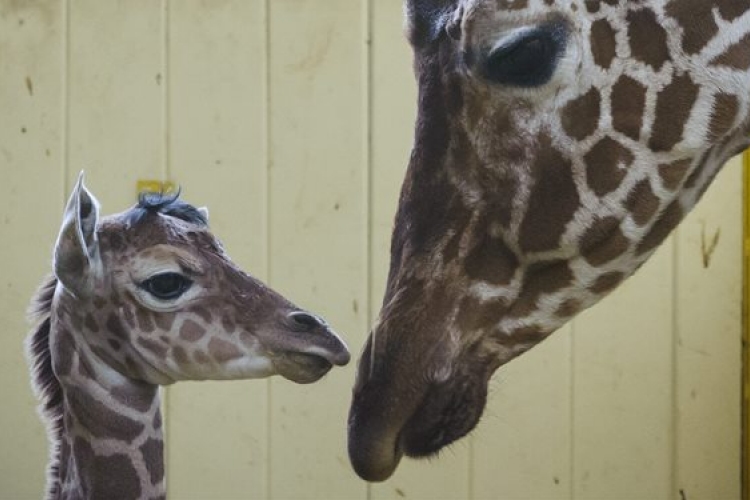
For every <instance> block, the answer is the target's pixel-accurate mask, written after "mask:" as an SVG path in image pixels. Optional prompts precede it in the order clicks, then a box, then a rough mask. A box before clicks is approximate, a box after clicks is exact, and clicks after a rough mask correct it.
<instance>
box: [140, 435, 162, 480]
mask: <svg viewBox="0 0 750 500" xmlns="http://www.w3.org/2000/svg"><path fill="white" fill-rule="evenodd" d="M140 452H141V456H142V457H143V461H144V463H145V464H146V469H147V470H148V473H149V476H150V477H151V484H152V485H156V484H159V482H161V480H162V479H164V443H163V442H162V440H161V439H153V438H149V439H147V440H146V442H144V443H143V444H142V445H141V447H140Z"/></svg>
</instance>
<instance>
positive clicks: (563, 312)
mask: <svg viewBox="0 0 750 500" xmlns="http://www.w3.org/2000/svg"><path fill="white" fill-rule="evenodd" d="M580 310H581V302H580V301H578V300H577V299H565V300H564V301H563V302H562V303H561V304H560V305H559V306H558V307H557V310H556V311H555V316H557V317H559V318H570V317H571V316H575V315H576V314H577V313H578V311H580Z"/></svg>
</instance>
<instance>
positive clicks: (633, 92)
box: [612, 76, 646, 141]
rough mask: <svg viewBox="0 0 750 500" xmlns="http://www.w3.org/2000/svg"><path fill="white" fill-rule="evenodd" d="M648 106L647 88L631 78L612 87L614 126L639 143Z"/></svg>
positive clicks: (626, 77) (626, 78)
mask: <svg viewBox="0 0 750 500" xmlns="http://www.w3.org/2000/svg"><path fill="white" fill-rule="evenodd" d="M645 106H646V87H644V86H643V85H641V84H640V83H639V82H637V81H636V80H634V79H632V78H630V77H629V76H622V77H620V79H619V80H617V82H616V83H615V84H614V85H613V86H612V126H613V127H614V129H615V130H617V131H618V132H621V133H623V134H625V135H626V136H628V137H630V138H631V139H633V140H635V141H637V140H638V139H639V138H640V136H641V127H642V125H643V113H644V109H645Z"/></svg>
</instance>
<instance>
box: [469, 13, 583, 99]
mask: <svg viewBox="0 0 750 500" xmlns="http://www.w3.org/2000/svg"><path fill="white" fill-rule="evenodd" d="M567 34H568V30H567V27H566V25H565V24H564V23H562V22H553V23H548V24H543V25H541V26H538V27H535V28H529V29H523V30H521V31H518V32H515V33H513V34H511V35H509V36H508V37H507V38H506V39H504V40H501V41H500V43H498V45H496V46H495V47H494V48H493V49H492V50H491V51H490V52H489V54H487V56H486V57H485V58H484V61H482V67H481V71H482V73H483V75H484V77H485V78H487V79H488V80H491V81H492V82H494V83H500V84H503V85H512V86H516V87H525V88H532V87H539V86H541V85H544V84H545V83H547V82H548V81H549V80H550V78H552V75H553V74H554V72H555V68H556V67H557V62H558V60H559V59H560V55H561V54H562V53H563V52H564V50H565V44H566V40H567Z"/></svg>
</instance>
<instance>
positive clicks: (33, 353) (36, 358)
mask: <svg viewBox="0 0 750 500" xmlns="http://www.w3.org/2000/svg"><path fill="white" fill-rule="evenodd" d="M207 214H208V212H207V210H205V209H202V208H195V207H193V206H192V205H189V204H188V203H185V202H183V201H181V200H179V199H178V197H177V195H161V194H143V195H141V196H140V198H139V202H138V204H137V205H135V206H134V207H132V208H130V209H129V210H127V211H125V212H122V213H119V214H116V215H111V216H107V217H100V215H99V203H98V202H97V200H96V198H95V197H94V196H93V195H92V194H91V193H90V192H89V191H88V190H87V189H86V188H85V186H84V185H83V175H82V174H81V176H80V177H79V179H78V182H77V183H76V186H75V188H74V190H73V193H72V195H71V196H70V200H69V201H68V204H67V207H66V209H65V213H64V217H63V222H62V227H61V229H60V233H59V236H58V239H57V243H56V245H55V250H54V263H53V267H54V275H53V276H51V277H50V278H48V279H47V280H46V281H45V283H44V284H43V285H42V287H41V288H40V290H39V292H38V294H37V296H36V297H35V299H34V301H33V303H32V314H33V316H34V318H35V319H36V320H37V325H36V327H35V329H34V330H33V331H32V333H31V334H30V335H29V338H28V339H27V350H28V354H29V357H30V362H31V364H32V379H33V385H34V388H35V390H36V392H37V395H38V396H39V398H40V400H41V406H40V411H41V414H42V417H43V419H44V420H45V421H46V424H47V428H48V434H49V438H50V462H49V465H48V471H47V475H48V483H47V492H46V497H47V498H50V499H68V498H118V499H147V498H150V499H154V498H165V495H166V492H165V477H164V463H163V429H162V420H161V413H160V398H159V391H158V386H160V385H167V384H171V383H174V382H177V381H180V380H209V379H214V380H229V379H246V378H259V377H268V376H271V375H275V374H280V375H282V376H284V377H286V378H288V379H289V380H292V381H294V382H298V383H311V382H315V381H316V380H318V379H320V378H321V377H322V376H323V375H325V374H326V373H327V372H328V371H329V370H330V369H331V368H332V366H333V365H345V364H347V363H348V361H349V352H348V350H347V347H346V345H345V344H344V342H343V341H342V340H341V339H340V338H339V337H338V336H337V335H336V334H335V333H334V332H333V331H332V330H331V329H330V328H329V326H328V325H327V324H326V323H325V321H323V320H322V319H321V318H319V317H318V316H316V315H314V314H311V313H309V312H307V311H303V310H301V309H299V308H298V307H296V306H295V305H293V304H292V303H291V302H290V301H288V300H287V299H285V298H284V297H282V296H281V295H279V294H278V293H276V292H275V291H273V290H272V289H270V288H269V287H267V286H265V285H264V284H263V283H261V282H260V281H258V280H257V279H255V278H253V277H252V276H250V275H248V274H246V273H245V272H243V271H242V270H240V269H239V268H238V267H237V266H236V265H235V264H234V263H233V262H232V261H231V260H230V259H229V257H228V256H227V254H226V253H225V252H224V249H223V247H222V246H221V244H220V242H219V241H218V240H217V239H216V238H215V237H214V236H213V235H212V234H211V232H210V231H209V229H208V221H207Z"/></svg>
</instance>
